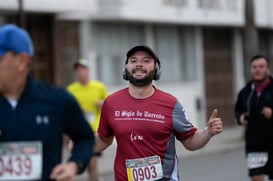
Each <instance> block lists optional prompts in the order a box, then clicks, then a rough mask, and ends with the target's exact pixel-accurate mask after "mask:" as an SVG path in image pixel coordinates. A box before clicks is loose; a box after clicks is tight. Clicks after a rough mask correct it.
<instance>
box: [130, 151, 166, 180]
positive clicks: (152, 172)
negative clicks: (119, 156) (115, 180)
mask: <svg viewBox="0 0 273 181" xmlns="http://www.w3.org/2000/svg"><path fill="white" fill-rule="evenodd" d="M126 169H127V177H128V181H152V180H158V179H161V178H162V177H163V171H162V165H161V160H160V157H159V156H152V157H145V158H138V159H132V160H126Z"/></svg>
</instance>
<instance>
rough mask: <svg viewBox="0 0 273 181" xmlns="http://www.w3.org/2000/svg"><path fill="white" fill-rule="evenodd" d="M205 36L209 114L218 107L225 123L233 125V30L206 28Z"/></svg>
mask: <svg viewBox="0 0 273 181" xmlns="http://www.w3.org/2000/svg"><path fill="white" fill-rule="evenodd" d="M203 37H204V56H205V57H204V61H205V62H204V65H205V91H206V102H207V115H208V116H209V115H210V114H211V113H212V111H213V109H215V108H217V109H218V113H219V116H220V117H221V118H222V120H223V122H224V125H232V124H234V111H233V84H232V80H233V79H232V76H233V74H232V59H231V58H232V47H231V41H232V32H231V30H230V29H224V28H204V31H203Z"/></svg>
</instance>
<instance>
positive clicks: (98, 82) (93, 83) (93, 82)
mask: <svg viewBox="0 0 273 181" xmlns="http://www.w3.org/2000/svg"><path fill="white" fill-rule="evenodd" d="M89 85H91V86H94V87H105V84H104V83H103V82H101V81H99V80H91V81H89Z"/></svg>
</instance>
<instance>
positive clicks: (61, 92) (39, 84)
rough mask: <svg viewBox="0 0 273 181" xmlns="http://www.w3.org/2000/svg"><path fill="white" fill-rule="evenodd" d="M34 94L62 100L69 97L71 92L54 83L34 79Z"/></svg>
mask: <svg viewBox="0 0 273 181" xmlns="http://www.w3.org/2000/svg"><path fill="white" fill-rule="evenodd" d="M31 89H32V90H31V91H32V94H35V95H37V96H40V97H41V98H44V99H52V100H60V99H63V98H67V97H68V96H69V95H70V94H69V93H68V92H67V90H66V89H65V88H64V87H61V86H57V85H53V84H50V83H47V82H44V81H37V80H36V81H33V84H32V87H31Z"/></svg>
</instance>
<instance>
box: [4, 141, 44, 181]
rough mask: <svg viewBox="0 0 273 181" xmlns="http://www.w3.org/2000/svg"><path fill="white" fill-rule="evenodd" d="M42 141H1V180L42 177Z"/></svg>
mask: <svg viewBox="0 0 273 181" xmlns="http://www.w3.org/2000/svg"><path fill="white" fill-rule="evenodd" d="M41 147H42V146H41V143H40V142H12V143H0V181H2V180H3V181H4V180H33V179H40V178H41V170H42V165H41V163H42V154H41V152H42V151H41V150H42V148H41Z"/></svg>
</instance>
